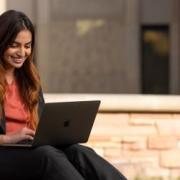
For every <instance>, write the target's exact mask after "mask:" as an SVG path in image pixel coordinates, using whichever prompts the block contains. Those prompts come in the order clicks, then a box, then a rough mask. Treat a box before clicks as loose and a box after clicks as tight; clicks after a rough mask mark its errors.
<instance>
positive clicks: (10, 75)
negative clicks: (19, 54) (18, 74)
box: [5, 69, 15, 84]
mask: <svg viewBox="0 0 180 180" xmlns="http://www.w3.org/2000/svg"><path fill="white" fill-rule="evenodd" d="M5 78H6V81H7V83H8V84H12V82H13V81H14V79H15V74H14V69H9V70H6V73H5Z"/></svg>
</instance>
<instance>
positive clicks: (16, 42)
mask: <svg viewBox="0 0 180 180" xmlns="http://www.w3.org/2000/svg"><path fill="white" fill-rule="evenodd" d="M12 43H13V44H21V43H20V42H18V41H14V42H12ZM31 43H32V41H29V42H27V43H25V44H31Z"/></svg>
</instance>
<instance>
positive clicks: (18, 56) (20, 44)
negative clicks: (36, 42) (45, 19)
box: [3, 29, 32, 70]
mask: <svg viewBox="0 0 180 180" xmlns="http://www.w3.org/2000/svg"><path fill="white" fill-rule="evenodd" d="M31 45H32V34H31V32H30V31H29V30H27V29H25V30H22V31H20V32H19V33H18V34H17V36H16V38H15V40H14V41H13V42H12V43H11V44H10V45H9V46H8V48H7V49H6V51H5V52H4V55H3V60H4V63H5V68H6V69H7V70H8V69H12V70H14V69H15V68H20V67H22V65H23V64H24V62H25V61H26V59H27V58H28V57H29V56H30V55H31V50H32V47H31Z"/></svg>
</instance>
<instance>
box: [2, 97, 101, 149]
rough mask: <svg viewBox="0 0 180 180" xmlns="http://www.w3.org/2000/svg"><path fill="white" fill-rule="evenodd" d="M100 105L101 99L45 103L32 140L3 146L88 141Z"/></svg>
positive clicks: (60, 144) (59, 144) (68, 143)
mask: <svg viewBox="0 0 180 180" xmlns="http://www.w3.org/2000/svg"><path fill="white" fill-rule="evenodd" d="M99 105H100V101H99V100H91V101H73V102H55V103H45V107H44V110H43V112H42V115H41V119H40V121H39V124H38V127H37V129H36V133H35V136H34V140H33V141H32V142H30V143H29V142H22V143H17V144H2V145H1V146H11V147H14V146H15V147H34V146H40V145H58V146H66V145H71V144H75V143H84V142H87V141H88V138H89V135H90V132H91V129H92V127H93V123H94V120H95V117H96V114H97V112H98V109H99Z"/></svg>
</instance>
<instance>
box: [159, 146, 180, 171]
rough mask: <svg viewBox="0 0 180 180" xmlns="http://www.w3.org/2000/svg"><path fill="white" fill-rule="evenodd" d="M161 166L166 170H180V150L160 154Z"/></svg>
mask: <svg viewBox="0 0 180 180" xmlns="http://www.w3.org/2000/svg"><path fill="white" fill-rule="evenodd" d="M160 165H161V166H162V167H166V168H180V150H177V149H176V150H168V151H163V152H161V153H160Z"/></svg>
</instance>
